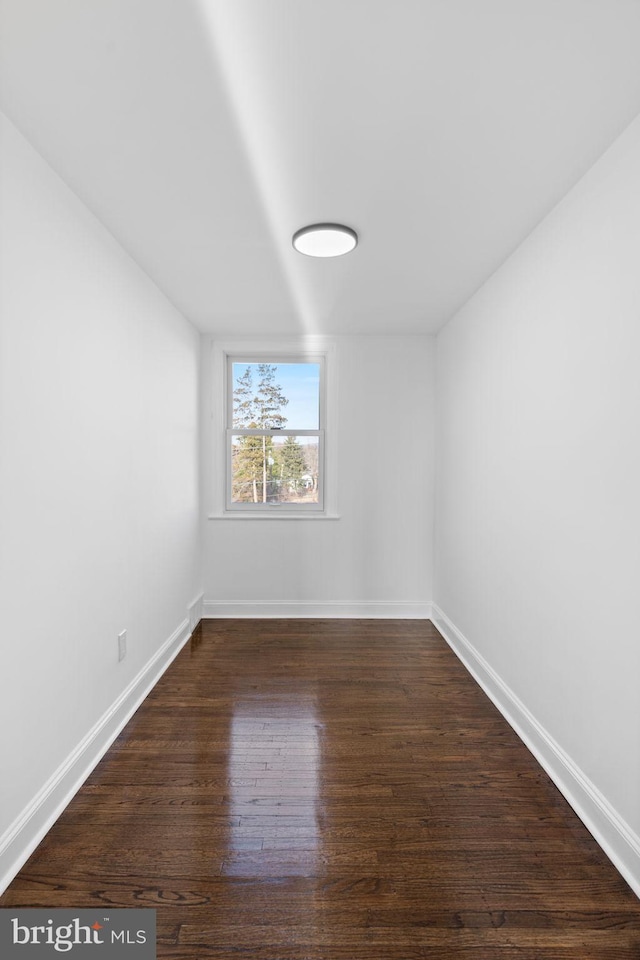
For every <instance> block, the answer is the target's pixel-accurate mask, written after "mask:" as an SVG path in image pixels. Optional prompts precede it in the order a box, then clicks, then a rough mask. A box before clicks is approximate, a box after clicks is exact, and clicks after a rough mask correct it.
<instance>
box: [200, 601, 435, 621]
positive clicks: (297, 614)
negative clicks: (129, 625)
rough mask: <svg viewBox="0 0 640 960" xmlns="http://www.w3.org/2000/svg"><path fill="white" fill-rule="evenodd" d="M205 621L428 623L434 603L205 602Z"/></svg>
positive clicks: (203, 608) (203, 610) (203, 611)
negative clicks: (398, 621) (285, 620)
mask: <svg viewBox="0 0 640 960" xmlns="http://www.w3.org/2000/svg"><path fill="white" fill-rule="evenodd" d="M202 616H203V617H204V618H205V619H209V620H215V619H220V618H225V619H226V618H229V619H247V618H260V619H265V620H268V619H272V618H273V619H278V618H282V619H298V618H300V619H304V618H313V619H314V620H315V619H320V620H321V619H342V618H344V619H361V620H396V619H397V620H429V619H431V603H430V602H419V603H395V602H389V603H387V602H385V601H365V602H363V603H287V602H281V601H277V600H273V601H266V602H261V603H222V602H218V601H215V600H205V601H204V603H203V605H202Z"/></svg>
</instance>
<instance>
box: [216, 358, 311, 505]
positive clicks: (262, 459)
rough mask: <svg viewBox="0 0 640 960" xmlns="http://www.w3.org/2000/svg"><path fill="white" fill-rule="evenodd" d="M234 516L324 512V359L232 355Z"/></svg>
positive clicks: (229, 428) (230, 486) (230, 498)
mask: <svg viewBox="0 0 640 960" xmlns="http://www.w3.org/2000/svg"><path fill="white" fill-rule="evenodd" d="M226 421H227V423H226V436H227V441H226V447H227V497H226V501H227V503H226V508H227V510H229V511H236V510H237V511H248V512H252V511H253V512H258V511H261V512H264V511H265V510H268V511H271V510H273V512H274V515H277V514H278V513H287V512H295V513H296V514H297V513H300V512H307V511H310V512H314V511H315V512H319V511H322V510H323V499H324V489H323V488H324V482H323V481H324V476H323V474H324V357H321V356H320V357H311V358H309V357H305V358H300V359H298V358H293V357H287V358H286V359H283V360H280V359H276V358H271V357H269V358H260V357H257V358H256V357H242V356H233V355H232V356H227V413H226Z"/></svg>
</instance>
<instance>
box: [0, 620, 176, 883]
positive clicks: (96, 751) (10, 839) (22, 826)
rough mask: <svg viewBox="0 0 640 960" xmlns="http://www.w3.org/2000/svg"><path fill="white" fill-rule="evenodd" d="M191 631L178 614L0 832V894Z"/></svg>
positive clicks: (173, 657)
mask: <svg viewBox="0 0 640 960" xmlns="http://www.w3.org/2000/svg"><path fill="white" fill-rule="evenodd" d="M190 636H191V628H190V626H189V621H188V620H186V619H185V620H183V622H182V623H181V624H180V626H179V627H178V628H177V629H176V630H174V632H173V633H172V634H171V636H170V637H169V639H168V640H166V641H165V643H163V644H162V646H161V647H160V649H159V650H158V651H157V652H156V653H155V654H154V655H153V657H152V658H151V659H150V660H149V661H148V663H146V664H145V666H144V667H143V668H142V670H141V671H140V672H139V673H138V675H137V676H136V677H134V679H133V680H132V681H131V683H130V684H129V686H128V687H127V688H126V690H124V691H123V692H122V693H121V694H120V696H119V697H118V699H117V700H116V701H115V702H114V703H113V704H112V705H111V706H110V707H109V709H108V710H107V711H106V713H104V714H103V715H102V717H101V718H100V719H99V720H98V722H97V723H96V724H95V725H94V727H93V728H92V729H91V730H90V731H89V732H88V733H87V735H86V736H85V737H84V738H83V739H82V740H81V741H80V743H79V744H78V746H77V747H76V748H75V749H74V750H73V751H72V752H71V753H70V754H69V756H68V757H67V759H66V760H65V761H64V762H63V763H62V764H61V765H60V766H59V767H58V769H57V770H56V771H55V773H53V775H52V776H51V777H50V778H49V780H48V781H47V783H45V785H44V786H43V787H42V789H41V790H40V791H39V792H38V793H37V794H36V796H35V797H34V798H33V800H32V801H31V803H30V804H29V806H28V807H27V808H26V810H24V811H23V813H22V814H21V815H20V816H19V817H18V818H17V819H16V820H15V821H14V823H12V824H11V826H10V827H9V829H8V830H7V831H6V832H5V833H4V834H3V835H2V837H0V894H1V893H2V892H3V891H4V890H5V889H6V888H7V887H8V885H9V884H10V883H11V881H12V880H13V878H14V877H15V875H16V874H17V873H18V871H19V870H20V869H21V868H22V866H23V865H24V864H25V863H26V861H27V860H28V859H29V857H30V856H31V854H32V853H33V851H34V850H35V848H36V847H37V846H38V844H39V843H40V842H41V840H42V839H43V837H44V836H45V834H46V833H47V831H48V830H49V829H50V828H51V827H52V826H53V824H54V823H55V821H56V820H57V819H58V817H59V816H60V814H61V813H62V811H63V810H64V809H65V807H66V806H67V805H68V804H69V803H70V801H71V800H72V799H73V797H74V796H75V794H76V793H77V792H78V790H79V789H80V787H81V786H82V784H83V783H84V781H85V780H86V779H87V777H88V776H89V774H90V773H91V771H92V770H93V768H94V767H95V766H96V764H97V763H98V762H99V761H100V760H101V759H102V757H103V756H104V754H105V753H106V751H107V750H108V749H109V747H110V746H111V744H112V743H113V741H114V740H115V739H116V737H117V736H118V734H119V733H120V731H121V730H122V729H123V727H124V726H125V724H126V723H127V722H128V721H129V720H130V718H131V717H132V716H133V714H134V713H135V711H136V710H137V709H138V707H139V706H140V704H141V703H142V701H143V700H144V698H145V697H146V696H147V694H148V693H149V691H150V690H151V689H152V688H153V687H154V686H155V684H156V683H157V682H158V680H159V679H160V677H161V676H162V674H163V673H164V672H165V670H166V669H167V667H168V666H169V664H170V663H171V662H172V661H173V660H174V659H175V657H176V656H177V655H178V653H179V652H180V650H181V649H182V647H183V646H184V645H185V643H186V642H187V640H188V639H189V637H190Z"/></svg>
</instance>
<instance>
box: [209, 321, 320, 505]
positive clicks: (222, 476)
mask: <svg viewBox="0 0 640 960" xmlns="http://www.w3.org/2000/svg"><path fill="white" fill-rule="evenodd" d="M212 351H213V358H212V359H213V363H212V374H213V377H212V398H211V400H212V403H211V409H212V421H213V428H214V441H215V442H214V449H213V458H212V461H210V463H211V466H212V469H213V477H212V480H213V484H212V493H213V509H212V511H211V512H210V513H209V519H212V520H218V519H236V520H249V519H259V520H263V519H270V520H273V519H283V520H284V519H288V520H293V519H308V520H321V519H327V520H336V519H338V514H337V513H336V505H337V503H336V492H337V490H336V473H335V466H336V464H335V435H334V431H333V428H332V426H331V423H332V421H331V417H332V413H333V408H334V407H335V402H334V401H335V396H334V395H335V374H336V370H335V367H336V364H335V344H334V343H333V342H332V341H328V340H326V339H325V338H317V337H305V338H300V339H296V340H289V339H285V338H282V339H280V338H277V339H272V340H269V341H259V342H258V341H254V340H247V341H244V340H240V341H229V342H223V341H216V340H213V341H212ZM233 363H247V364H249V363H318V364H319V365H320V390H319V423H318V429H317V430H301V429H296V428H295V426H291V427H289V425H287V427H286V429H285V428H283V429H282V430H266V429H265V430H263V429H257V430H249V429H247V430H245V429H241V428H234V427H233V377H232V366H231V365H232V364H233ZM234 435H258V436H262V435H267V436H269V435H271V436H275V435H278V436H294V437H296V436H297V437H299V436H308V435H312V436H318V503H313V504H311V503H309V504H300V503H262V502H260V503H233V502H232V500H231V470H232V465H231V437H232V436H234ZM215 438H217V439H215Z"/></svg>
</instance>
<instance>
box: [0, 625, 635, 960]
mask: <svg viewBox="0 0 640 960" xmlns="http://www.w3.org/2000/svg"><path fill="white" fill-rule="evenodd" d="M18 905H19V906H30V907H38V906H51V907H54V906H61V907H62V906H64V907H69V906H70V907H93V906H97V905H99V906H100V907H101V908H102V907H104V906H108V905H111V906H114V907H115V906H119V907H135V906H147V907H155V908H157V918H158V956H159V957H162V958H171V960H196V958H200V957H202V958H225V960H226V958H228V960H232V958H250V960H414V958H429V960H467V958H469V960H471V958H473V960H516V958H517V960H565V958H566V960H627V958H628V960H632V958H633V960H637V958H640V901H639V900H638V899H637V898H636V897H635V896H634V894H633V893H632V891H631V890H630V889H629V887H628V886H627V885H626V884H625V882H624V881H623V880H622V878H621V877H620V875H619V874H618V873H617V872H616V870H615V869H614V868H613V866H612V865H611V864H610V863H609V861H608V860H607V858H606V857H605V855H604V854H603V853H602V852H601V850H600V848H599V847H598V846H597V844H596V843H595V841H594V840H593V839H592V837H591V836H590V834H589V833H588V831H587V830H586V829H585V827H584V826H583V825H582V824H581V823H580V821H579V820H578V819H577V818H576V816H575V815H574V814H573V812H572V811H571V809H570V808H569V806H568V805H567V803H566V802H565V801H564V799H563V798H562V796H561V795H560V793H559V792H558V791H557V790H556V788H555V787H554V786H553V784H552V783H551V781H550V780H549V779H548V777H547V776H546V774H545V773H544V772H543V771H542V770H541V768H540V767H539V766H538V764H537V763H536V762H535V760H534V759H533V758H532V756H531V755H530V754H529V752H528V751H527V749H526V748H525V747H524V746H523V745H522V743H521V742H520V741H519V740H518V738H517V737H516V735H515V734H514V733H513V732H512V731H511V729H510V728H509V726H508V725H507V724H506V722H505V721H504V720H503V719H502V717H501V716H500V715H499V713H498V711H497V710H496V709H495V708H494V706H493V705H492V704H491V702H490V701H489V700H488V699H487V698H486V697H485V695H484V693H483V692H482V691H481V690H480V689H479V688H478V686H477V685H476V684H475V683H474V681H473V680H472V679H471V678H470V677H469V676H468V674H467V673H466V671H465V670H464V668H463V667H462V666H461V664H460V663H459V662H458V661H457V659H456V658H455V656H454V655H453V654H452V653H451V651H450V650H449V648H448V647H447V645H446V644H445V642H444V641H443V640H442V638H441V637H440V635H439V634H438V632H437V631H436V629H435V628H434V627H433V625H432V624H431V623H429V622H425V621H406V620H405V621H358V620H341V621H339V620H322V621H320V620H315V621H312V620H304V621H302V620H298V621H292V620H288V621H274V620H271V621H255V620H253V621H252V620H245V621H230V620H226V621H205V622H203V623H202V624H201V626H200V628H199V629H198V631H197V632H196V634H195V635H194V637H193V639H192V640H191V641H190V643H189V644H188V646H187V647H185V649H184V650H183V651H182V653H181V654H180V656H179V657H178V659H177V660H176V661H175V663H174V664H173V665H172V666H171V667H170V669H169V670H168V672H167V673H166V674H165V676H164V677H163V679H162V680H161V681H160V683H159V684H158V685H157V687H156V688H155V690H154V691H153V693H152V694H151V695H150V696H149V698H148V699H147V701H146V702H145V703H144V704H143V706H142V707H141V708H140V710H139V711H138V713H137V714H136V715H135V717H134V718H133V720H132V721H131V722H130V723H129V725H128V726H127V727H126V729H125V730H124V731H123V733H122V735H121V736H120V737H119V738H118V740H117V741H116V743H115V744H114V746H113V747H112V749H111V750H110V751H109V753H108V754H107V756H106V757H105V759H104V760H103V761H102V762H101V763H100V764H99V766H98V768H97V769H96V770H95V771H94V773H93V774H92V776H91V777H90V778H89V780H88V781H87V783H86V784H85V786H84V787H83V789H82V790H81V791H80V793H79V794H78V795H77V796H76V798H75V799H74V800H73V801H72V803H71V804H70V806H69V807H68V808H67V810H66V811H65V813H64V814H63V815H62V817H61V818H60V819H59V821H58V822H57V823H56V825H55V826H54V827H53V829H52V830H51V831H50V833H49V834H48V836H47V837H46V839H45V840H44V842H43V843H42V845H41V846H40V847H39V848H38V850H37V851H36V853H35V854H34V855H33V856H32V857H31V859H30V860H29V862H28V863H27V864H26V866H25V867H24V869H23V870H22V871H21V873H20V874H19V876H18V877H17V878H16V880H15V881H14V882H13V884H12V885H11V886H10V887H9V889H8V890H7V892H6V893H5V895H4V896H3V897H2V898H1V899H0V906H18Z"/></svg>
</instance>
